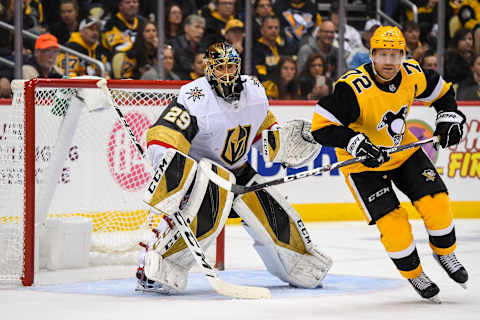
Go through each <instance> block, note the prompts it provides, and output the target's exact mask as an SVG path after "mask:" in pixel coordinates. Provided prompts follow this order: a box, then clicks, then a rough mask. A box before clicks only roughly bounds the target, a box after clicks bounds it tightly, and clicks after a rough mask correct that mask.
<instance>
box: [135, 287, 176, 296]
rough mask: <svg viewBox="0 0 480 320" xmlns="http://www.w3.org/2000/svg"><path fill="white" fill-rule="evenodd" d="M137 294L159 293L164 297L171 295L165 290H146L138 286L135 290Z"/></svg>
mask: <svg viewBox="0 0 480 320" xmlns="http://www.w3.org/2000/svg"><path fill="white" fill-rule="evenodd" d="M135 292H141V293H159V294H163V295H169V294H170V292H168V291H167V290H165V289H163V288H144V287H142V286H137V287H136V288H135Z"/></svg>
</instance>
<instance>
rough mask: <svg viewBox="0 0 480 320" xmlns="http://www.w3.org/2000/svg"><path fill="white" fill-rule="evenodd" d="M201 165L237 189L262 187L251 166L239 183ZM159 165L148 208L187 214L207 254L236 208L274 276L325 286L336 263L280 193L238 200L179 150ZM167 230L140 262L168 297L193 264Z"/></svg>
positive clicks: (226, 173) (207, 162)
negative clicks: (240, 185) (238, 186)
mask: <svg viewBox="0 0 480 320" xmlns="http://www.w3.org/2000/svg"><path fill="white" fill-rule="evenodd" d="M200 162H201V163H202V162H203V165H207V166H210V168H211V169H212V170H213V171H215V172H216V173H217V174H218V175H221V176H222V177H223V178H224V179H226V180H229V181H231V182H232V183H235V181H236V178H237V179H239V181H249V183H254V182H255V181H256V182H260V181H261V177H259V176H258V175H256V172H255V171H254V170H253V169H252V168H251V167H250V166H249V165H248V164H245V165H244V166H243V167H242V169H241V170H238V171H237V172H236V173H237V175H236V177H235V176H234V175H233V174H232V173H231V172H229V171H228V170H226V169H224V168H222V167H221V166H220V165H218V164H216V163H214V162H212V161H210V160H207V159H202V160H201V161H200ZM159 163H160V164H159V168H160V166H162V167H163V168H164V169H163V170H160V171H161V172H162V173H161V174H159V175H158V176H155V177H154V178H153V179H152V182H151V183H150V185H149V186H148V188H147V190H146V193H145V195H146V197H145V202H146V203H147V204H148V205H149V206H151V207H153V208H155V210H157V211H159V212H163V213H167V214H172V213H174V212H175V211H176V210H179V209H180V210H182V213H183V215H184V217H185V219H186V220H187V221H188V223H190V227H191V229H192V231H193V232H194V234H195V236H196V237H197V239H198V241H199V243H200V246H201V247H202V249H203V250H206V248H207V247H208V246H209V245H210V244H211V243H212V242H213V241H214V240H215V238H216V237H217V236H218V234H219V233H220V231H221V229H222V228H223V226H224V224H225V222H226V219H227V217H228V215H229V213H230V211H231V209H232V208H233V210H234V211H235V213H237V214H238V215H239V216H240V217H241V218H242V220H243V222H242V223H243V226H244V228H245V229H246V230H247V232H248V233H249V234H250V235H251V236H252V238H253V239H254V240H255V243H254V248H255V250H256V251H257V252H258V253H259V255H260V257H261V258H262V260H263V262H264V263H265V265H266V267H267V269H268V270H269V271H270V272H271V273H272V274H273V275H275V276H277V277H278V278H280V279H281V280H283V281H285V282H287V283H289V284H291V285H293V286H298V287H305V288H314V287H317V286H319V285H320V284H321V281H322V280H323V278H324V277H325V276H326V274H327V272H328V270H329V269H330V267H331V265H332V260H331V259H330V258H329V257H328V256H326V255H325V254H323V253H321V252H320V251H319V250H318V249H317V247H316V246H315V245H314V244H313V243H312V240H311V238H310V236H309V234H308V231H307V229H306V227H305V225H304V223H303V221H302V220H301V218H300V217H299V215H298V214H297V213H296V212H295V210H294V209H293V208H292V207H291V206H290V204H289V203H288V202H286V201H285V200H284V199H283V197H282V196H281V195H280V194H279V193H277V192H276V191H275V190H273V191H272V190H269V191H266V190H261V191H258V192H256V193H251V194H246V195H242V196H239V197H237V198H236V199H235V200H234V199H233V193H231V192H228V191H226V190H225V189H223V188H220V187H218V186H217V185H216V184H214V183H213V182H211V181H209V179H208V177H207V176H206V175H205V173H203V170H197V163H196V162H195V160H193V159H192V158H190V157H188V156H186V155H184V154H182V153H180V152H179V151H177V150H174V149H167V150H166V151H165V153H164V155H163V158H162V159H161V160H160V161H159ZM157 171H159V170H157ZM163 226H164V227H163V228H161V229H160V228H159V229H160V230H158V233H157V235H155V236H154V238H153V239H152V240H151V241H150V243H149V245H148V248H147V249H146V250H145V251H144V252H143V255H142V256H141V257H140V267H141V268H143V265H144V269H145V274H146V276H147V278H148V279H151V280H155V281H157V282H160V283H161V284H162V286H163V289H164V290H166V291H167V292H171V291H174V292H182V291H184V289H185V287H186V285H187V279H188V271H189V270H190V269H191V267H192V266H193V263H194V258H193V255H192V253H191V252H189V250H188V249H187V248H186V245H185V242H184V241H183V239H182V238H181V237H180V235H179V233H178V229H177V227H176V226H175V225H170V226H169V225H168V224H163Z"/></svg>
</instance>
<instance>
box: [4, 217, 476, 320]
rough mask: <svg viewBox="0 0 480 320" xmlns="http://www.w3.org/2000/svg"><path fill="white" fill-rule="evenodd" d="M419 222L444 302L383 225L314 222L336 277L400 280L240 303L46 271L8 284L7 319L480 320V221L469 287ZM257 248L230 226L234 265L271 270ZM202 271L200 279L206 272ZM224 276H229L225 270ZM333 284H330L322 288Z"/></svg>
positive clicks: (469, 247) (125, 272) (470, 247)
mask: <svg viewBox="0 0 480 320" xmlns="http://www.w3.org/2000/svg"><path fill="white" fill-rule="evenodd" d="M411 223H412V225H413V230H414V234H415V237H416V240H417V241H416V243H417V250H418V252H419V254H420V258H421V260H422V265H423V268H424V271H425V272H426V273H427V275H428V276H429V277H430V278H431V279H432V280H433V281H435V282H436V283H437V284H438V286H439V287H440V294H439V298H440V299H441V301H442V304H433V303H431V302H429V301H427V300H424V299H421V298H420V297H419V296H418V294H417V293H416V292H414V290H413V288H411V287H410V285H409V284H408V283H407V281H406V280H403V279H402V278H401V276H400V274H399V273H398V271H397V270H396V269H395V267H394V265H393V263H392V262H391V261H390V259H389V258H388V257H387V255H386V253H385V251H384V249H383V247H382V245H381V243H380V241H379V234H378V232H377V230H376V228H375V227H372V226H368V225H366V224H365V223H364V222H331V223H320V222H318V223H308V224H307V226H308V227H309V229H310V231H311V234H312V237H313V239H314V241H315V242H316V243H317V244H318V245H319V246H320V247H321V248H322V249H323V250H324V251H325V252H326V253H327V254H329V255H330V256H331V257H332V258H333V259H334V266H333V268H332V270H331V271H330V276H331V278H333V277H335V276H337V277H338V276H345V277H347V276H348V277H350V276H351V277H352V278H358V277H361V278H371V279H390V281H391V282H393V283H396V285H395V286H394V287H393V288H387V289H385V288H383V289H382V288H376V287H372V288H371V289H369V290H361V291H357V292H353V293H352V291H349V290H347V289H348V288H347V286H345V291H342V290H338V291H334V292H332V293H328V291H327V293H326V294H310V293H309V292H306V293H305V294H302V295H297V294H294V293H295V292H297V291H295V290H302V289H293V288H288V289H287V291H285V292H286V294H283V295H281V296H278V295H277V296H276V294H275V292H274V291H273V298H272V299H270V300H234V299H228V298H223V297H218V296H216V295H215V293H214V292H213V291H212V293H211V294H207V295H204V296H200V297H198V298H197V297H195V295H192V294H191V293H190V294H189V295H188V294H187V295H186V296H183V297H182V296H161V295H150V294H148V295H132V296H115V295H109V294H100V295H99V294H89V290H91V291H92V292H94V291H95V287H94V286H95V282H94V281H96V280H101V279H132V281H131V283H132V284H133V283H134V282H133V275H134V272H135V266H115V267H96V268H89V269H81V270H68V271H65V270H64V271H55V272H51V271H50V272H47V271H43V272H40V274H39V275H38V277H37V284H36V285H35V287H34V288H14V289H11V288H10V289H0V319H2V320H10V319H11V320H19V319H28V320H40V319H48V320H56V319H62V320H63V319H68V320H76V319H81V320H97V319H112V320H124V319H128V320H137V319H162V320H163V319H168V320H170V319H172V320H174V319H195V320H197V319H209V320H211V319H242V320H250V319H262V320H263V319H275V320H282V319H300V320H303V319H336V320H342V319H365V320H377V319H382V320H383V319H389V320H390V319H401V320H405V319H420V320H427V319H439V320H450V319H454V320H460V319H480V271H479V266H480V264H479V262H480V261H479V260H480V220H478V219H465V220H456V234H457V240H458V241H457V251H456V253H457V257H458V258H459V259H460V260H461V261H462V262H463V264H464V265H465V266H466V268H467V270H468V272H469V275H470V279H469V281H468V289H467V290H464V289H463V288H461V287H460V286H459V285H458V284H456V283H454V282H453V281H452V280H451V279H450V278H448V276H447V275H446V273H445V272H444V271H443V270H442V269H441V268H440V266H439V265H437V263H436V262H435V261H434V260H433V257H432V255H431V250H430V248H429V246H428V241H427V240H428V238H427V235H426V231H425V228H424V227H423V224H422V223H421V221H419V220H412V221H411ZM251 245H252V240H250V238H249V236H248V235H247V234H246V232H245V231H244V230H243V229H242V228H241V227H240V226H227V243H226V268H227V270H230V271H235V272H240V273H241V272H243V271H242V270H246V271H245V273H248V270H262V269H265V268H264V266H263V264H262V262H261V260H260V258H259V257H258V256H257V254H256V252H255V251H254V249H253V248H252V246H251ZM195 276H197V278H198V277H199V274H195ZM219 276H220V277H222V273H219ZM328 277H329V276H327V278H326V279H325V281H326V282H325V283H326V284H328V281H327V280H328V279H329V278H328ZM53 284H58V285H60V286H61V285H68V284H73V285H76V284H79V285H82V284H84V286H83V287H84V288H86V291H83V292H82V293H59V292H56V291H55V290H52V291H48V290H47V291H39V290H40V289H42V288H47V289H48V288H51V287H52V285H53ZM249 284H251V283H249ZM123 289H125V290H127V291H128V290H130V288H123ZM327 289H328V285H326V288H325V289H316V290H327ZM337 289H338V288H337ZM340 289H342V288H340ZM131 290H133V287H132V288H131ZM128 292H129V291H128ZM298 292H300V291H298ZM315 292H320V291H315Z"/></svg>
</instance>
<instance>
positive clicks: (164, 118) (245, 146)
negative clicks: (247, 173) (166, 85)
mask: <svg viewBox="0 0 480 320" xmlns="http://www.w3.org/2000/svg"><path fill="white" fill-rule="evenodd" d="M241 79H242V81H243V87H244V88H243V90H242V91H241V95H240V99H239V101H238V103H237V104H230V103H227V102H226V101H225V100H224V99H222V98H221V97H219V96H218V95H217V94H216V93H215V92H214V90H213V89H212V87H211V86H210V84H209V83H208V81H207V79H206V78H205V77H202V78H199V79H197V80H195V81H192V82H190V83H188V84H187V85H184V86H183V87H182V88H181V90H180V93H179V95H178V98H177V101H176V102H172V103H170V105H169V106H168V107H167V108H166V110H164V112H162V114H161V116H160V117H159V119H158V120H157V122H156V123H155V125H154V126H153V127H152V128H150V129H149V131H148V133H147V146H148V147H149V149H150V147H151V146H152V145H157V146H161V147H166V148H170V147H173V148H175V149H177V150H179V151H181V152H183V153H185V154H188V155H189V156H191V157H192V158H194V159H195V160H197V161H199V160H200V159H202V158H207V159H210V160H212V161H214V162H216V163H219V164H222V165H223V166H224V167H225V168H227V169H235V168H238V167H240V166H241V165H243V164H244V163H245V162H246V161H247V154H248V151H249V150H250V147H251V146H252V144H253V143H255V142H256V141H258V140H260V139H261V132H262V131H263V130H265V129H269V128H271V127H272V125H274V124H275V123H276V119H275V117H274V115H273V113H271V112H270V111H269V110H268V106H269V105H268V99H267V96H266V95H265V90H264V88H263V86H262V84H261V83H260V82H259V81H258V79H257V78H255V77H251V76H241ZM150 155H151V152H150ZM154 162H155V161H154Z"/></svg>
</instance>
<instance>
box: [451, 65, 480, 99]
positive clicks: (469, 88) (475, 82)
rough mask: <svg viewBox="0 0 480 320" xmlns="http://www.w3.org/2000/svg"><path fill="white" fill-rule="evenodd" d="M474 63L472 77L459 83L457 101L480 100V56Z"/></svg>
mask: <svg viewBox="0 0 480 320" xmlns="http://www.w3.org/2000/svg"><path fill="white" fill-rule="evenodd" d="M472 61H473V63H472V75H471V76H470V77H468V78H466V79H465V80H463V81H462V82H460V83H459V85H458V89H457V100H480V56H475V57H474V58H473V59H472Z"/></svg>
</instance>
